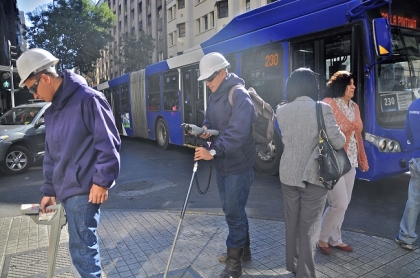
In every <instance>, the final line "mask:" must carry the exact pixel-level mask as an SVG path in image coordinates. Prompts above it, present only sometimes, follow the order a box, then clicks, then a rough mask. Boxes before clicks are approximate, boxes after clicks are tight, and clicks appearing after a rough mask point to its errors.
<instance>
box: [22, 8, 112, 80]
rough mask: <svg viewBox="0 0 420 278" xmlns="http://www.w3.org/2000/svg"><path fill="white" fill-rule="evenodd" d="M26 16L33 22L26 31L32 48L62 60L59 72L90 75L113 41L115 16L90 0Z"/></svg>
mask: <svg viewBox="0 0 420 278" xmlns="http://www.w3.org/2000/svg"><path fill="white" fill-rule="evenodd" d="M27 15H28V17H29V20H30V21H31V22H32V26H31V27H29V28H28V27H26V38H27V40H28V43H29V47H30V48H33V47H39V48H43V49H46V50H48V51H50V52H51V53H52V54H53V55H54V56H56V57H57V58H59V59H60V63H59V64H58V69H59V70H63V69H72V68H78V69H79V70H80V72H81V73H84V74H87V75H88V74H89V73H91V72H92V71H93V70H94V68H95V63H96V61H97V59H99V58H100V57H101V54H100V51H101V50H104V49H106V46H107V44H108V43H109V42H111V41H113V37H112V35H111V34H110V32H109V30H110V29H111V28H112V26H113V21H114V20H115V16H114V14H113V13H112V11H111V10H110V9H109V7H108V6H107V4H106V3H105V2H103V3H102V4H100V5H98V6H96V5H95V4H93V2H92V1H91V0H57V1H55V4H54V2H53V4H49V5H44V6H41V7H39V8H37V9H36V10H35V11H33V12H29V13H27Z"/></svg>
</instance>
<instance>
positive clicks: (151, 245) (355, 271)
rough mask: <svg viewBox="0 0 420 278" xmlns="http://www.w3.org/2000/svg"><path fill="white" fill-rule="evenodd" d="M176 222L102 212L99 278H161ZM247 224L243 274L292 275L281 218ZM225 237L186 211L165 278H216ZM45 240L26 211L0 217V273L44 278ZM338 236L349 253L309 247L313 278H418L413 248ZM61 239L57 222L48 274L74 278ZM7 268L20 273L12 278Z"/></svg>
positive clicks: (174, 215)
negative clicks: (55, 251)
mask: <svg viewBox="0 0 420 278" xmlns="http://www.w3.org/2000/svg"><path fill="white" fill-rule="evenodd" d="M179 221H180V214H179V212H166V211H146V210H143V211H136V210H128V211H124V210H121V211H117V210H116V211H107V210H104V211H102V214H101V222H100V223H101V224H100V227H99V229H98V234H99V238H100V248H101V258H102V265H103V268H104V271H105V272H106V273H107V277H108V278H119V277H141V278H143V277H156V278H158V277H159V278H161V277H163V273H164V272H165V270H166V265H167V262H168V259H169V255H170V251H171V248H172V243H173V240H174V237H175V233H176V229H177V226H178V224H179ZM249 225H250V236H251V250H252V260H251V261H250V262H246V263H244V264H243V277H244V278H248V277H258V278H262V277H294V276H293V274H292V273H290V272H289V271H287V270H286V269H285V263H286V258H285V248H286V247H285V238H284V234H285V229H284V223H283V222H281V221H271V220H264V219H249ZM226 235H227V225H226V223H225V220H224V217H223V216H220V215H210V214H203V213H197V214H195V213H186V214H185V216H184V219H183V221H182V225H181V229H180V232H179V235H178V240H177V242H176V246H175V250H174V254H173V257H172V260H171V264H170V268H169V273H168V277H171V278H175V277H182V278H189V277H194V278H198V277H206V278H207V277H209V278H211V277H218V274H219V273H221V272H222V270H223V269H224V267H225V265H224V264H222V263H219V261H218V255H219V253H220V252H222V251H223V252H224V251H225V250H226V246H225V240H226ZM48 237H49V226H45V225H37V224H35V223H34V222H33V221H32V220H31V219H30V218H29V217H27V216H16V217H7V218H1V219H0V252H1V253H0V274H1V277H5V278H6V277H7V278H12V277H20V278H21V277H42V276H43V275H45V272H46V267H47V266H46V259H45V258H44V259H41V261H40V263H39V265H40V266H41V269H40V270H38V269H35V268H34V266H33V265H31V262H30V260H31V256H41V257H45V256H46V255H45V254H46V250H47V247H48ZM343 238H344V239H345V241H346V242H348V243H350V244H351V245H352V246H353V247H354V251H353V252H350V253H347V252H342V251H340V250H338V249H333V252H332V253H331V254H330V255H328V256H326V255H324V254H321V253H320V252H317V253H316V255H315V263H316V270H317V277H318V278H324V277H325V278H332V277H368V278H370V277H372V278H376V277H420V250H419V249H416V250H414V251H412V252H408V251H406V250H403V249H402V248H401V247H399V246H398V245H397V244H395V243H394V242H393V240H391V239H384V238H378V237H374V236H369V235H364V234H360V233H356V232H350V231H344V232H343ZM67 243H68V234H67V227H64V228H63V230H62V232H61V237H60V249H59V257H58V258H57V265H56V270H55V276H54V277H60V278H67V277H77V274H75V271H74V269H73V268H72V267H71V266H70V264H71V262H70V258H69V256H68V250H67ZM63 248H64V249H63ZM63 252H64V253H63ZM42 254H44V255H42ZM26 260H27V261H28V263H27V264H25V262H26ZM22 262H23V263H22ZM16 263H17V264H19V266H22V265H26V269H25V266H24V267H23V268H19V269H18V268H16V269H11V268H10V267H11V265H13V264H16ZM15 270H18V271H19V272H20V274H18V276H16V275H17V274H15V273H16V271H15ZM44 277H45V276H44Z"/></svg>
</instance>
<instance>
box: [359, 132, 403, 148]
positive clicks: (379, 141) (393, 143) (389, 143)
mask: <svg viewBox="0 0 420 278" xmlns="http://www.w3.org/2000/svg"><path fill="white" fill-rule="evenodd" d="M365 139H366V141H369V142H371V143H372V144H374V145H375V146H376V147H377V148H378V150H379V151H380V152H387V153H396V152H401V146H400V143H398V141H397V140H392V139H389V138H384V137H381V136H376V135H372V134H370V133H366V134H365Z"/></svg>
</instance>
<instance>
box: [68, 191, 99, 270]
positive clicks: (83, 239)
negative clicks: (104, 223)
mask: <svg viewBox="0 0 420 278" xmlns="http://www.w3.org/2000/svg"><path fill="white" fill-rule="evenodd" d="M88 198H89V196H88V195H79V196H73V197H70V198H68V199H67V200H65V201H64V202H63V206H64V210H65V212H66V217H67V223H68V224H67V225H68V231H69V251H70V255H71V258H72V262H73V265H74V267H75V268H76V269H77V271H78V272H79V274H80V276H81V277H82V278H87V277H101V271H102V270H101V259H100V256H99V242H98V235H97V229H98V225H99V216H100V209H99V208H100V206H101V205H99V204H92V203H89V202H88Z"/></svg>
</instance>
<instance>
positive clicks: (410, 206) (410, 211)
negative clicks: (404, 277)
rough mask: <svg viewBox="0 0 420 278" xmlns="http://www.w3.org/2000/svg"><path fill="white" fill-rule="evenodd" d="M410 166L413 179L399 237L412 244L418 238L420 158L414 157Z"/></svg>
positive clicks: (409, 187) (409, 186)
mask: <svg viewBox="0 0 420 278" xmlns="http://www.w3.org/2000/svg"><path fill="white" fill-rule="evenodd" d="M409 168H410V176H411V179H410V183H409V185H408V200H407V204H406V205H405V210H404V215H403V217H402V219H401V223H400V232H399V234H398V238H399V239H400V240H402V241H404V242H405V243H408V244H412V243H413V242H414V241H416V239H417V234H416V232H415V229H416V223H417V217H418V216H419V212H420V158H412V159H411V160H410V163H409Z"/></svg>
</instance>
